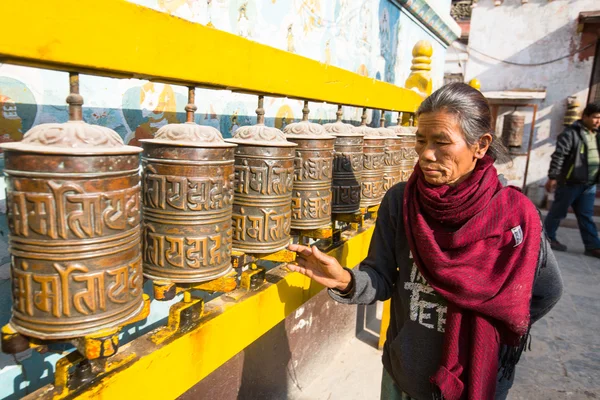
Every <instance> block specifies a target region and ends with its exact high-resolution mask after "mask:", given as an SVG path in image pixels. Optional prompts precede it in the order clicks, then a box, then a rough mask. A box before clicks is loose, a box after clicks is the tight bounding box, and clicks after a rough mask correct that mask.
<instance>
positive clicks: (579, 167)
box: [548, 120, 600, 184]
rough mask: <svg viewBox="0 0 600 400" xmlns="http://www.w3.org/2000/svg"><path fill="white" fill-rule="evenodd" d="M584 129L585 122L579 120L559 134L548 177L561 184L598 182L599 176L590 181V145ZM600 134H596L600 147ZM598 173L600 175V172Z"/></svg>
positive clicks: (599, 146)
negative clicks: (594, 180)
mask: <svg viewBox="0 0 600 400" xmlns="http://www.w3.org/2000/svg"><path fill="white" fill-rule="evenodd" d="M583 129H584V127H583V122H581V120H579V121H575V122H574V123H573V124H572V125H570V126H568V127H567V128H566V129H565V130H564V131H563V132H562V133H561V134H560V135H558V139H557V142H556V150H555V151H554V154H552V161H550V170H549V171H548V178H550V179H556V180H557V181H558V182H559V183H561V184H565V183H567V184H569V183H570V184H582V183H583V184H585V183H598V178H596V182H589V174H588V159H587V152H588V146H587V143H586V141H585V139H584V137H583V135H584V131H583ZM599 136H600V135H596V142H598V143H599V144H598V148H599V149H600V142H599V140H598V139H599ZM598 175H599V176H600V174H598Z"/></svg>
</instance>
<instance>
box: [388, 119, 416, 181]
mask: <svg viewBox="0 0 600 400" xmlns="http://www.w3.org/2000/svg"><path fill="white" fill-rule="evenodd" d="M415 131H416V128H415V127H412V126H395V127H394V132H395V133H396V135H398V137H399V138H400V149H401V160H400V182H407V181H408V179H409V178H410V175H411V174H412V172H413V170H414V168H415V164H416V163H417V161H418V160H419V155H418V154H417V151H416V150H415V145H416V143H417V136H416V135H415V133H414V132H415Z"/></svg>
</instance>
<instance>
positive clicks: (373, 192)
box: [362, 181, 383, 199]
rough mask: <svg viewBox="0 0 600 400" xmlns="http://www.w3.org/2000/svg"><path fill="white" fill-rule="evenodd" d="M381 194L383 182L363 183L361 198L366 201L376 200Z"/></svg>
mask: <svg viewBox="0 0 600 400" xmlns="http://www.w3.org/2000/svg"><path fill="white" fill-rule="evenodd" d="M382 194H383V182H382V181H378V182H363V183H362V197H363V198H367V199H376V198H378V197H379V196H381V195H382Z"/></svg>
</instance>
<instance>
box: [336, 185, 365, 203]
mask: <svg viewBox="0 0 600 400" xmlns="http://www.w3.org/2000/svg"><path fill="white" fill-rule="evenodd" d="M332 201H333V204H356V203H358V202H359V201H360V185H354V186H333V200H332Z"/></svg>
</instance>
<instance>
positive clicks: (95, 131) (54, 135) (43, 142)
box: [0, 121, 142, 155]
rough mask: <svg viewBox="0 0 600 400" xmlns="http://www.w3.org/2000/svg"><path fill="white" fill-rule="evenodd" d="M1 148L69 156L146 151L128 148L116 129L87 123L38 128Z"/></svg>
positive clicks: (70, 123)
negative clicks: (18, 140)
mask: <svg viewBox="0 0 600 400" xmlns="http://www.w3.org/2000/svg"><path fill="white" fill-rule="evenodd" d="M0 148H2V149H3V150H16V151H23V152H34V153H42V154H67V155H92V154H132V153H140V152H141V151H142V149H141V148H140V147H136V146H126V145H125V144H124V143H123V139H121V137H120V136H119V134H118V133H117V132H115V131H113V130H112V129H109V128H106V127H103V126H99V125H90V124H87V123H85V122H83V121H68V122H65V123H62V124H61V123H49V124H41V125H37V126H34V127H33V128H31V129H30V130H29V132H27V133H26V134H25V136H23V140H21V141H20V142H13V143H3V144H2V145H0Z"/></svg>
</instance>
